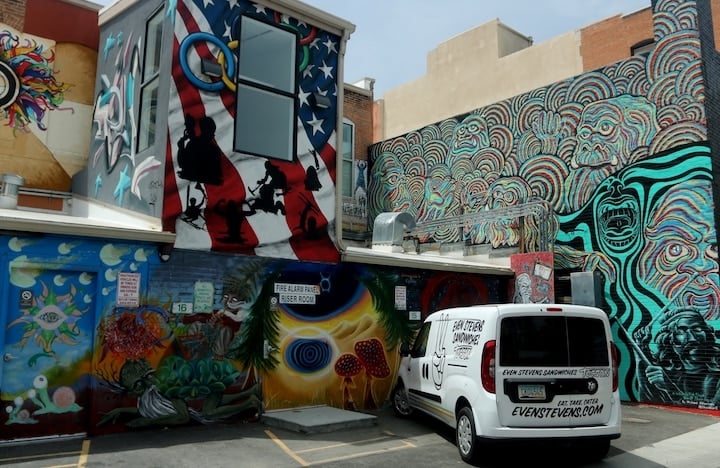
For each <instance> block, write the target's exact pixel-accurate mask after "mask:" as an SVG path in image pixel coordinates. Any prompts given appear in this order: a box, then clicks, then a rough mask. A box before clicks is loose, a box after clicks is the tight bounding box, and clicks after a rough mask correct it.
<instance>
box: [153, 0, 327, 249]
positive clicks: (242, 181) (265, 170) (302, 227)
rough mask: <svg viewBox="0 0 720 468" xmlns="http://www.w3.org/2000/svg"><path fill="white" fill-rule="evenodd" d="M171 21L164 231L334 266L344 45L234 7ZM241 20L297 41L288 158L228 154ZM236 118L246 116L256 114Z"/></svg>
mask: <svg viewBox="0 0 720 468" xmlns="http://www.w3.org/2000/svg"><path fill="white" fill-rule="evenodd" d="M169 13H170V12H169ZM174 15H175V18H174V22H175V28H174V40H173V62H172V81H171V82H170V83H169V87H170V101H169V111H168V146H167V156H166V158H167V164H166V173H165V202H164V207H163V224H164V227H165V229H167V230H171V231H174V232H176V235H177V237H176V243H175V246H176V247H178V248H186V249H196V250H213V251H224V252H234V253H242V254H248V255H261V256H266V257H276V258H288V259H298V260H309V261H329V262H334V261H337V260H338V259H339V254H338V250H337V248H336V246H335V243H334V241H333V229H334V220H335V180H336V179H335V178H336V174H335V158H336V148H335V144H336V134H335V129H336V126H337V118H336V117H337V116H336V113H337V90H338V82H337V80H338V77H337V71H338V59H339V58H338V50H339V49H340V38H339V37H337V36H335V35H333V34H329V33H327V32H324V31H321V30H319V29H317V28H315V27H314V26H312V25H308V24H306V23H305V22H303V21H298V20H296V19H294V18H290V17H288V16H287V15H283V14H279V13H277V12H274V11H272V10H270V9H269V8H266V7H262V6H260V5H259V4H254V3H249V2H243V1H236V0H229V1H224V0H178V2H177V9H176V11H175V12H174ZM243 15H245V16H249V17H251V18H254V19H257V20H260V21H262V22H265V23H271V24H273V25H277V26H280V27H282V28H285V29H287V30H289V31H294V32H296V33H297V35H298V38H299V39H298V40H299V44H298V48H297V66H296V70H297V75H296V80H297V84H298V98H297V100H296V107H297V122H296V142H297V144H296V148H297V151H296V157H295V159H294V161H283V160H280V159H273V158H263V157H257V156H252V155H248V154H243V153H238V152H235V151H234V150H233V143H234V138H235V115H236V95H235V92H236V91H235V89H234V88H235V79H234V77H233V76H231V74H232V72H233V70H237V61H238V54H237V52H238V51H237V49H238V43H239V37H237V35H238V34H239V33H238V27H237V25H238V24H239V22H240V18H241V16H243ZM203 61H206V62H213V63H217V64H219V65H220V67H221V70H222V76H220V77H210V76H209V75H210V74H204V73H203V70H202V62H203ZM233 65H234V66H233ZM312 93H319V94H320V95H322V96H325V97H327V98H328V99H327V100H328V103H329V105H328V106H327V108H318V107H317V106H312V105H311V101H310V99H309V96H310V95H311V94H312ZM237 112H247V113H249V114H250V115H252V114H253V112H256V109H242V108H241V109H240V110H238V111H237ZM272 137H273V136H272V135H269V136H268V138H272ZM280 185H281V186H282V189H278V187H279V186H280Z"/></svg>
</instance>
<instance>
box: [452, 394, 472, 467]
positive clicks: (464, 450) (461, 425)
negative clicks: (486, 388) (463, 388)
mask: <svg viewBox="0 0 720 468" xmlns="http://www.w3.org/2000/svg"><path fill="white" fill-rule="evenodd" d="M455 442H456V443H457V448H458V451H459V452H460V458H462V459H463V461H465V462H466V463H472V462H473V461H475V459H476V457H477V451H478V449H477V445H478V443H477V433H476V432H475V419H474V418H473V413H472V410H471V409H470V408H468V407H467V406H465V407H463V408H461V409H460V411H458V414H457V422H456V425H455Z"/></svg>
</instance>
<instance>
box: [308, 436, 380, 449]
mask: <svg viewBox="0 0 720 468" xmlns="http://www.w3.org/2000/svg"><path fill="white" fill-rule="evenodd" d="M389 438H390V437H387V436H385V437H375V438H373V439H364V440H353V441H352V442H341V443H339V444H332V445H325V446H323V447H314V448H309V449H304V450H296V451H295V453H307V452H317V451H318V450H327V449H331V448H336V447H344V446H346V445H354V444H366V443H368V442H377V441H378V440H388V439H389Z"/></svg>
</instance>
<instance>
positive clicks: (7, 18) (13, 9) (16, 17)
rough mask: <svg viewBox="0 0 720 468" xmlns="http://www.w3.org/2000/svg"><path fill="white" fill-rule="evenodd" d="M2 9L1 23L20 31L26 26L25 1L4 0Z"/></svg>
mask: <svg viewBox="0 0 720 468" xmlns="http://www.w3.org/2000/svg"><path fill="white" fill-rule="evenodd" d="M2 3H3V5H2V8H0V23H5V24H7V25H9V26H11V27H13V28H15V29H17V30H19V31H22V30H23V27H24V26H25V0H3V2H2Z"/></svg>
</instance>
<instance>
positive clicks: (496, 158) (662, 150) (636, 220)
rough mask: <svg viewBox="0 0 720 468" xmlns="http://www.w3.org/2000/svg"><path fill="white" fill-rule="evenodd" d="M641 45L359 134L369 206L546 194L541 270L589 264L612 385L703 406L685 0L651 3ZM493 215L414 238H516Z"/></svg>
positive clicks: (707, 382)
mask: <svg viewBox="0 0 720 468" xmlns="http://www.w3.org/2000/svg"><path fill="white" fill-rule="evenodd" d="M653 11H654V22H655V41H656V45H655V49H654V50H653V51H652V52H650V53H649V54H647V55H644V56H635V57H632V58H629V59H627V60H625V61H622V62H619V63H615V64H611V65H608V66H606V67H603V68H601V69H598V70H595V71H592V72H589V73H585V74H583V75H580V76H577V77H574V78H570V79H567V80H563V81H560V82H557V83H554V84H552V85H550V86H548V87H546V88H540V89H536V90H533V91H530V92H528V93H525V94H522V95H519V96H516V97H513V98H511V99H508V100H505V101H501V102H498V103H495V104H491V105H489V106H487V107H484V108H481V109H477V110H474V111H473V112H471V113H470V114H467V115H461V116H458V117H456V118H452V119H447V120H445V121H442V122H438V123H436V124H434V125H430V126H427V127H424V128H422V129H419V130H417V131H414V132H411V133H408V134H406V135H404V136H401V137H398V138H395V139H392V140H388V141H385V142H382V143H379V144H376V145H374V146H373V147H372V148H371V166H370V174H369V181H370V191H369V194H370V211H371V216H372V218H371V219H374V217H375V216H377V214H379V213H381V212H386V211H405V212H408V213H410V214H412V215H413V216H415V218H416V220H417V221H418V223H420V224H422V223H423V222H428V221H438V220H441V219H443V218H445V217H449V216H454V215H458V214H462V213H475V212H480V211H482V210H486V209H495V208H505V207H512V206H516V205H519V204H522V203H526V202H529V201H532V200H537V199H541V200H544V201H546V202H547V203H549V204H550V206H551V207H552V210H553V211H554V218H555V220H554V222H555V228H556V232H555V234H554V236H555V249H554V259H555V267H556V268H557V269H563V270H570V271H598V272H600V273H601V274H602V277H603V279H604V283H603V287H604V292H605V301H606V310H607V311H608V313H609V314H610V316H611V319H612V322H613V326H614V330H615V334H616V336H615V341H616V342H618V343H619V345H620V348H621V351H622V353H623V354H622V359H621V363H622V365H621V371H622V378H623V379H624V384H623V385H622V387H621V391H622V397H623V398H624V399H627V400H641V401H657V402H663V403H672V404H682V405H688V406H703V407H711V408H717V407H718V406H719V405H720V396H719V393H718V389H720V384H718V382H719V381H720V368H719V367H718V362H717V359H718V354H717V345H716V338H715V332H714V329H718V328H720V308H719V307H718V297H720V294H719V293H720V284H719V282H720V278H718V255H717V239H716V237H717V236H716V228H715V225H714V218H713V216H714V205H713V194H712V188H711V186H712V182H713V177H712V170H711V154H710V150H709V148H708V147H707V146H706V142H707V139H708V137H707V121H706V116H705V112H706V110H705V107H704V94H705V86H704V82H703V77H702V57H701V53H700V40H699V33H698V31H697V24H698V19H697V9H696V4H695V2H694V1H678V0H660V1H657V2H653ZM524 229H525V230H524V231H521V230H519V229H518V226H513V225H511V224H509V223H507V222H487V223H483V224H476V225H474V226H472V227H471V228H470V229H465V230H460V229H459V228H458V226H448V227H446V228H444V229H437V231H436V232H434V233H432V234H431V235H428V236H427V238H425V239H421V241H431V240H434V241H440V242H458V241H461V240H464V241H470V242H471V243H474V244H490V245H491V246H492V247H495V248H498V247H503V246H513V245H519V242H520V239H522V238H523V237H525V238H526V237H527V236H531V235H532V233H533V231H534V230H535V231H536V229H535V228H534V227H533V226H524Z"/></svg>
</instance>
